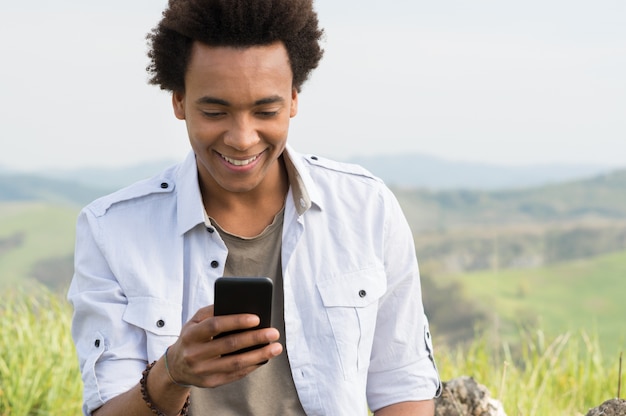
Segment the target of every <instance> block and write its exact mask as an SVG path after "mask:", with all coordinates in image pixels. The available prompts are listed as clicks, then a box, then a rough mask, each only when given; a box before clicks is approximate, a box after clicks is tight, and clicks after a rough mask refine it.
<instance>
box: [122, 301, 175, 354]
mask: <svg viewBox="0 0 626 416" xmlns="http://www.w3.org/2000/svg"><path fill="white" fill-rule="evenodd" d="M123 319H124V321H125V322H126V323H129V324H131V325H134V326H136V327H139V328H140V329H142V330H143V331H144V333H145V336H146V350H147V357H148V362H152V361H154V360H157V359H159V357H161V355H163V353H164V352H165V349H166V348H167V347H168V346H170V345H171V344H173V343H174V342H176V339H177V338H178V336H179V334H180V330H181V328H182V322H181V306H180V305H175V304H172V303H169V302H167V301H165V300H162V299H157V298H129V299H128V305H127V306H126V310H125V311H124V316H123Z"/></svg>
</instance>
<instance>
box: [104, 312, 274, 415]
mask: <svg viewBox="0 0 626 416" xmlns="http://www.w3.org/2000/svg"><path fill="white" fill-rule="evenodd" d="M258 323H259V318H258V317H256V316H254V315H243V314H242V315H230V316H221V317H214V316H213V306H209V307H206V308H203V309H201V310H199V311H198V312H197V313H196V314H195V315H194V317H193V318H192V319H191V320H190V321H189V322H188V323H187V324H186V325H185V326H184V327H183V330H182V332H181V336H180V337H179V339H178V341H176V343H175V344H174V345H172V346H171V347H170V349H169V350H168V363H169V369H170V374H169V375H168V373H167V370H166V368H165V360H164V357H161V358H160V359H159V360H158V361H157V362H156V364H155V365H154V367H153V368H152V369H151V370H150V372H149V373H148V377H147V381H146V389H147V393H148V397H149V399H150V400H151V402H152V403H153V405H154V407H156V408H157V409H159V410H160V411H161V412H163V413H165V414H166V415H178V414H179V412H180V410H181V409H182V407H183V405H184V403H185V400H186V398H187V395H188V394H189V387H186V386H184V385H189V386H191V385H195V386H198V387H216V386H219V385H222V384H226V383H230V382H233V381H235V380H238V379H240V378H243V377H245V376H246V375H248V374H249V373H251V372H252V371H254V370H256V369H257V368H259V367H260V366H259V364H258V363H259V362H263V361H266V360H269V359H271V358H274V357H275V356H277V355H279V354H280V353H281V352H282V346H281V345H280V344H279V343H275V342H274V341H277V340H278V337H279V334H278V331H277V330H276V329H273V328H269V329H262V330H256V331H246V332H243V333H240V334H236V335H231V336H228V337H225V338H220V339H217V340H212V338H213V336H215V335H217V334H219V333H221V332H226V331H232V330H234V329H243V328H252V327H255V326H257V325H258ZM264 343H270V344H269V345H268V346H266V347H264V348H262V349H259V350H255V351H250V352H247V353H244V354H237V355H236V356H228V357H222V355H223V354H226V353H229V352H232V351H236V350H239V349H241V348H245V347H249V346H252V345H257V344H264ZM170 377H171V378H170ZM172 379H173V380H176V382H177V383H178V384H176V383H174V382H173V380H172ZM183 384H184V385H183ZM120 414H125V415H137V416H141V415H145V416H149V415H152V414H153V412H152V411H151V410H150V409H149V407H148V406H147V405H146V402H145V400H144V398H143V397H142V394H141V388H140V385H139V384H137V385H135V386H134V387H133V388H131V389H130V390H128V391H127V392H125V393H122V394H120V395H118V396H116V397H114V398H113V399H111V400H109V401H108V402H107V403H105V404H104V405H103V406H102V407H100V408H99V409H98V410H97V411H96V412H94V416H107V415H120Z"/></svg>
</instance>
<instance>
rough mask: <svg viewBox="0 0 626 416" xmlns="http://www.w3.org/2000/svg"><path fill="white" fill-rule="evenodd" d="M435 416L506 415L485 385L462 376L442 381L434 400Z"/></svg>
mask: <svg viewBox="0 0 626 416" xmlns="http://www.w3.org/2000/svg"><path fill="white" fill-rule="evenodd" d="M435 416H506V413H505V412H504V409H503V407H502V404H501V403H500V402H499V401H498V400H495V399H493V398H491V394H490V393H489V390H488V389H487V387H485V386H483V385H482V384H479V383H477V382H476V380H474V378H472V377H467V376H462V377H457V378H453V379H452V380H450V381H447V382H444V383H443V390H442V393H441V396H439V397H438V398H437V400H436V401H435Z"/></svg>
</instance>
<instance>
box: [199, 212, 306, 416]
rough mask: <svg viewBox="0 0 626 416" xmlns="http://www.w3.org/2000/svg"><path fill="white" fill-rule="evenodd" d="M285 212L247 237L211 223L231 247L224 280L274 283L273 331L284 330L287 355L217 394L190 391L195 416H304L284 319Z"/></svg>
mask: <svg viewBox="0 0 626 416" xmlns="http://www.w3.org/2000/svg"><path fill="white" fill-rule="evenodd" d="M283 214H284V211H283V210H281V211H280V212H279V213H278V214H276V217H275V218H274V221H273V222H272V224H270V225H269V226H268V227H267V228H266V229H265V230H264V231H263V232H262V233H261V234H259V235H258V236H256V237H252V238H244V237H239V236H235V235H232V234H229V233H227V232H225V231H224V230H222V229H221V228H220V227H219V225H218V224H217V223H216V222H215V221H214V220H212V219H211V222H212V224H213V225H214V226H215V228H216V229H217V230H218V232H219V233H220V236H221V237H222V239H223V240H224V242H225V243H226V246H227V247H228V257H227V259H226V265H225V269H224V276H267V277H269V278H271V279H272V280H273V282H274V298H273V304H272V326H273V327H274V328H277V329H278V330H279V331H280V334H281V338H280V341H279V342H280V343H281V344H282V345H283V353H282V354H281V355H280V356H278V357H276V358H273V359H271V360H270V361H269V362H268V363H267V364H265V365H263V366H261V367H260V368H259V369H257V370H255V371H253V372H252V373H251V374H249V375H248V376H246V377H244V378H243V379H240V380H238V381H235V382H233V383H229V384H226V385H223V386H219V387H216V388H213V389H200V388H192V389H191V406H190V415H192V416H204V415H219V416H230V415H232V416H245V415H263V416H266V415H305V413H304V410H303V409H302V405H301V404H300V399H299V398H298V394H297V392H296V388H295V385H294V383H293V378H292V376H291V369H290V367H289V360H288V359H287V350H286V348H285V319H284V315H283V276H282V268H281V259H280V256H281V241H282V228H283Z"/></svg>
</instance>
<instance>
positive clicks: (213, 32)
mask: <svg viewBox="0 0 626 416" xmlns="http://www.w3.org/2000/svg"><path fill="white" fill-rule="evenodd" d="M318 23H319V22H318V18H317V13H316V12H315V11H314V9H313V0H169V4H168V7H167V8H166V9H165V11H164V12H163V18H162V19H161V21H160V22H159V24H158V25H157V26H156V27H155V28H154V29H152V31H151V32H150V33H148V35H147V36H146V39H147V40H148V46H149V51H148V57H149V58H150V64H149V65H148V67H147V68H146V70H147V71H148V73H149V74H150V75H151V78H150V80H149V82H150V84H153V85H158V86H160V87H161V89H162V90H167V91H172V92H184V91H185V72H186V70H187V65H188V62H189V58H190V52H191V46H192V44H193V42H194V41H198V42H202V43H204V44H207V45H211V46H229V47H242V48H243V47H249V46H260V45H269V44H271V43H274V42H277V41H280V42H282V43H283V44H284V45H285V48H286V49H287V54H288V56H289V62H290V64H291V71H292V73H293V86H294V88H296V89H297V90H298V91H300V89H301V87H302V84H303V83H304V82H305V81H306V80H307V78H308V77H309V74H310V73H311V71H312V70H313V69H315V68H316V67H317V65H318V64H319V61H320V59H321V58H322V55H323V53H324V51H323V49H322V48H321V46H320V39H321V37H322V35H323V33H324V31H323V30H322V29H320V28H319V27H318Z"/></svg>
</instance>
